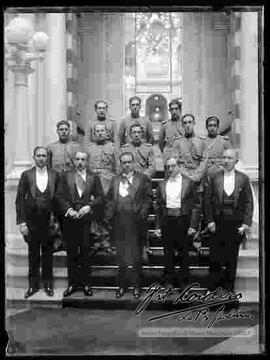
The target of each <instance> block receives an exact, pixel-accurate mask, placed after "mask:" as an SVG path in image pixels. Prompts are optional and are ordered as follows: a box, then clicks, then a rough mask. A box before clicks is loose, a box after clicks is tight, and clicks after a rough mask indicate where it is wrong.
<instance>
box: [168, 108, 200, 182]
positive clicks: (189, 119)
mask: <svg viewBox="0 0 270 360" xmlns="http://www.w3.org/2000/svg"><path fill="white" fill-rule="evenodd" d="M181 121H182V126H183V129H184V134H183V136H182V137H180V138H179V139H177V140H176V141H175V142H174V145H173V151H172V152H173V154H175V155H177V156H178V158H179V162H180V168H181V171H182V173H183V174H184V175H186V176H188V177H189V178H191V179H192V180H193V181H195V182H197V183H200V180H201V179H202V177H203V175H204V172H205V168H206V159H204V158H203V149H204V143H203V138H202V137H199V136H197V135H195V133H194V125H195V118H194V116H193V115H192V114H186V115H184V116H183V117H182V119H181ZM202 160H203V161H202Z"/></svg>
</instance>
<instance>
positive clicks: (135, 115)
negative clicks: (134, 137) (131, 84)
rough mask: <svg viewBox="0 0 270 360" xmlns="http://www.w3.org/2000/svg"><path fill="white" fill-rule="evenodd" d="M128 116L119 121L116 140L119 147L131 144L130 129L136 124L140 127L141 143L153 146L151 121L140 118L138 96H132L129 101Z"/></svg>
mask: <svg viewBox="0 0 270 360" xmlns="http://www.w3.org/2000/svg"><path fill="white" fill-rule="evenodd" d="M129 108H130V115H128V116H126V117H125V118H124V119H122V120H121V121H120V125H119V130H118V138H119V145H120V147H121V146H122V145H124V144H127V143H130V142H131V137H130V127H131V125H132V124H138V125H141V127H142V130H143V132H142V142H146V143H150V144H153V141H154V137H153V128H152V124H151V121H150V120H149V119H148V118H147V117H145V116H140V108H141V99H140V98H139V97H138V96H132V97H131V98H130V99H129Z"/></svg>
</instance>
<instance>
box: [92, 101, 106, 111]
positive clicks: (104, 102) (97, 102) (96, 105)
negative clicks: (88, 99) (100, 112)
mask: <svg viewBox="0 0 270 360" xmlns="http://www.w3.org/2000/svg"><path fill="white" fill-rule="evenodd" d="M99 103H103V104H105V106H106V109H108V107H109V105H108V103H107V101H105V100H97V101H96V102H95V110H96V109H97V107H98V104H99Z"/></svg>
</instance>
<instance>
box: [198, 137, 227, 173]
mask: <svg viewBox="0 0 270 360" xmlns="http://www.w3.org/2000/svg"><path fill="white" fill-rule="evenodd" d="M229 148H231V143H230V141H229V140H228V137H227V136H221V135H217V136H216V137H215V138H210V137H206V138H205V140H204V142H203V153H204V156H207V157H208V160H207V169H206V173H207V174H211V173H214V172H217V171H219V170H221V169H222V167H223V166H222V164H223V158H222V155H223V152H224V150H226V149H229Z"/></svg>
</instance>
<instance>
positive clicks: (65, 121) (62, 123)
mask: <svg viewBox="0 0 270 360" xmlns="http://www.w3.org/2000/svg"><path fill="white" fill-rule="evenodd" d="M61 125H67V126H68V128H69V129H70V124H69V122H68V121H67V120H60V121H58V123H57V124H56V127H57V129H59V126H61Z"/></svg>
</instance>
